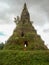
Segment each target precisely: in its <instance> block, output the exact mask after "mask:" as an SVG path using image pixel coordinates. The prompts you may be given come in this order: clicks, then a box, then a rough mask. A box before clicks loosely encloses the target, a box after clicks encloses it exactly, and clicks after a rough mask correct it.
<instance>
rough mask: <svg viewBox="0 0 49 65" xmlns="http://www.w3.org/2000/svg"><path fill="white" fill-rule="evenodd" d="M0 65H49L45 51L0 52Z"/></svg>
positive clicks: (48, 54) (47, 54) (48, 58)
mask: <svg viewBox="0 0 49 65" xmlns="http://www.w3.org/2000/svg"><path fill="white" fill-rule="evenodd" d="M0 65H49V50H47V51H41V50H40V51H16V50H10V51H9V50H3V51H0Z"/></svg>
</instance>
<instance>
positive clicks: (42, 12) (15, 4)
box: [0, 0, 49, 25]
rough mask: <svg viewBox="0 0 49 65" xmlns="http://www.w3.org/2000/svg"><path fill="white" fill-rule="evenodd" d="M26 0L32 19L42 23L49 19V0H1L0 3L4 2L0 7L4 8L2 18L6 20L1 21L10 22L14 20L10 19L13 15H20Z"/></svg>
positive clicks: (0, 13)
mask: <svg viewBox="0 0 49 65" xmlns="http://www.w3.org/2000/svg"><path fill="white" fill-rule="evenodd" d="M25 1H26V3H27V6H28V9H29V12H30V15H31V20H33V21H34V22H35V23H36V24H40V25H42V24H43V23H45V22H46V21H47V22H48V21H49V0H0V4H2V5H1V6H0V7H1V10H3V11H1V10H0V20H3V21H5V22H3V21H2V22H1V21H0V23H9V22H10V21H12V20H10V19H11V18H12V15H15V16H17V15H20V13H21V11H22V8H23V4H24V2H25ZM42 16H43V17H42ZM42 18H43V19H42ZM44 19H45V21H44Z"/></svg>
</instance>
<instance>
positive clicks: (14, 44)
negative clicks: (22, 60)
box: [4, 3, 47, 50]
mask: <svg viewBox="0 0 49 65" xmlns="http://www.w3.org/2000/svg"><path fill="white" fill-rule="evenodd" d="M14 22H15V23H16V28H15V30H14V32H13V35H12V36H11V37H10V38H9V39H8V40H7V42H6V44H5V47H4V49H11V50H46V49H47V47H46V45H45V44H44V41H43V40H42V39H41V37H40V35H38V34H37V31H36V30H35V28H34V26H33V25H32V22H31V21H30V14H29V12H28V9H27V6H26V3H25V4H24V7H23V10H22V13H21V16H20V18H19V16H17V19H16V18H15V21H14Z"/></svg>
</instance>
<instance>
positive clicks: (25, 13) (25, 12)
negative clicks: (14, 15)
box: [21, 3, 30, 21]
mask: <svg viewBox="0 0 49 65" xmlns="http://www.w3.org/2000/svg"><path fill="white" fill-rule="evenodd" d="M25 19H27V20H28V21H29V20H30V15H29V12H28V9H27V5H26V3H24V7H23V10H22V13H21V20H25Z"/></svg>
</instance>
